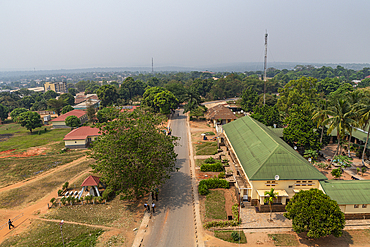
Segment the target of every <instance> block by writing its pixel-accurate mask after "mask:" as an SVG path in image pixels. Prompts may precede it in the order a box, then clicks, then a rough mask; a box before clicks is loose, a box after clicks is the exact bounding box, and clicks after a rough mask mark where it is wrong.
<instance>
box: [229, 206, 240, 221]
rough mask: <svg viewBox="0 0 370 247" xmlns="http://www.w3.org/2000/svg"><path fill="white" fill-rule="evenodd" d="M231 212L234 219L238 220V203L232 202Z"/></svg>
mask: <svg viewBox="0 0 370 247" xmlns="http://www.w3.org/2000/svg"><path fill="white" fill-rule="evenodd" d="M231 212H232V213H233V217H234V220H235V221H238V219H239V205H238V204H234V205H233V206H232V207H231Z"/></svg>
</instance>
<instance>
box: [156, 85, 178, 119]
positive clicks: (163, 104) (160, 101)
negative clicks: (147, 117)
mask: <svg viewBox="0 0 370 247" xmlns="http://www.w3.org/2000/svg"><path fill="white" fill-rule="evenodd" d="M153 103H154V109H155V112H156V113H158V112H160V113H162V114H170V113H171V109H176V108H177V107H178V105H179V100H178V99H177V98H176V97H175V95H173V93H171V92H170V91H167V90H165V91H163V92H160V93H158V94H157V95H156V96H154V102H153Z"/></svg>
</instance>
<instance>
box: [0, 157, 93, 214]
mask: <svg viewBox="0 0 370 247" xmlns="http://www.w3.org/2000/svg"><path fill="white" fill-rule="evenodd" d="M91 163H92V161H85V162H82V163H80V164H78V165H75V166H72V167H69V168H67V169H64V170H60V171H57V172H54V173H52V174H50V175H48V176H45V177H44V178H42V179H40V180H37V181H34V182H31V183H29V184H27V185H25V186H22V187H19V188H16V189H11V190H7V191H4V192H2V193H0V208H14V207H19V206H23V205H25V204H27V203H30V202H35V201H38V200H39V199H41V198H42V197H44V196H45V195H47V194H48V193H50V192H52V191H53V190H56V189H58V188H62V185H63V184H64V183H65V182H67V181H68V180H70V179H71V178H73V177H74V176H76V175H77V174H79V173H81V172H83V171H86V170H87V169H88V168H89V165H90V164H91ZM55 197H57V194H55Z"/></svg>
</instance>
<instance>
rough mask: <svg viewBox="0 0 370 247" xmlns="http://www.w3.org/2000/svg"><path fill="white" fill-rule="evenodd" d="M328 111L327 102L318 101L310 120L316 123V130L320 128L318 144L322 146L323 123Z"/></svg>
mask: <svg viewBox="0 0 370 247" xmlns="http://www.w3.org/2000/svg"><path fill="white" fill-rule="evenodd" d="M327 109H328V101H326V100H324V99H322V100H320V101H319V104H318V106H317V107H316V109H315V111H314V112H313V116H312V120H315V121H317V128H318V127H319V126H321V137H320V143H321V144H322V137H323V135H324V125H323V122H324V121H325V119H327V118H328V115H327V114H326V110H327Z"/></svg>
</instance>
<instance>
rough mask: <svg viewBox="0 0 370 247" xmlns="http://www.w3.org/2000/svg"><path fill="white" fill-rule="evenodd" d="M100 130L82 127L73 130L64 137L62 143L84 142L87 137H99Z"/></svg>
mask: <svg viewBox="0 0 370 247" xmlns="http://www.w3.org/2000/svg"><path fill="white" fill-rule="evenodd" d="M99 131H100V129H98V128H91V127H90V126H82V127H80V128H77V129H74V130H72V131H71V132H69V133H68V134H67V135H65V137H64V139H63V141H68V140H85V139H86V138H87V137H88V136H100V135H101V133H99Z"/></svg>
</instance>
